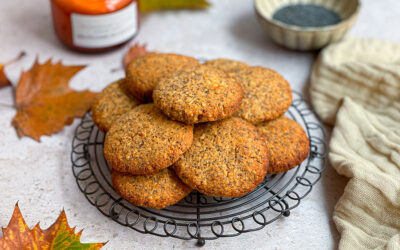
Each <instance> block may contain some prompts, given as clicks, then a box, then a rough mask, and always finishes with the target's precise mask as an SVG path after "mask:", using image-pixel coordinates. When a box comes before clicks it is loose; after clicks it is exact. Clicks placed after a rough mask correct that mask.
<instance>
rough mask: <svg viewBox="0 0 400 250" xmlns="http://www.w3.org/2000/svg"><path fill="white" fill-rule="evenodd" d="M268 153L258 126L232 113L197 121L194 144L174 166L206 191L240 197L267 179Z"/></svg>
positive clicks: (190, 183) (190, 182) (195, 186)
mask: <svg viewBox="0 0 400 250" xmlns="http://www.w3.org/2000/svg"><path fill="white" fill-rule="evenodd" d="M267 154H268V153H267V146H266V142H265V138H264V136H263V135H261V134H260V133H259V132H258V130H257V128H256V127H255V126H254V125H252V124H250V123H249V122H247V121H245V120H243V119H241V118H238V117H232V118H228V119H225V120H221V121H216V122H210V123H204V124H199V125H196V126H195V129H194V137H193V144H192V146H191V147H190V149H189V150H188V151H187V152H186V153H185V154H184V155H183V156H182V157H181V158H180V159H179V161H177V162H176V163H175V164H174V165H173V166H172V168H173V169H174V170H175V172H176V174H177V175H178V177H179V178H180V179H181V180H182V181H183V182H184V183H186V184H187V185H188V186H190V187H191V188H193V189H196V190H198V191H199V192H201V193H203V194H206V195H211V196H217V197H238V196H242V195H244V194H246V193H248V192H250V191H252V190H253V189H255V188H256V187H257V186H258V185H259V184H260V183H261V182H262V181H263V180H264V177H265V175H266V173H267V168H268V155H267Z"/></svg>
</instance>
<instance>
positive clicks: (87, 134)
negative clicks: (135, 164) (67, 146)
mask: <svg viewBox="0 0 400 250" xmlns="http://www.w3.org/2000/svg"><path fill="white" fill-rule="evenodd" d="M286 115H287V116H288V117H290V118H292V119H294V120H296V121H297V122H298V123H300V124H301V125H302V126H303V128H304V130H305V131H306V133H307V135H308V137H309V138H310V155H309V156H308V158H307V159H306V160H305V161H304V162H303V163H302V164H300V165H299V166H298V167H296V168H294V169H292V170H290V171H287V172H285V173H282V174H277V175H268V176H267V177H266V178H265V180H264V181H263V183H262V184H260V185H259V186H258V187H257V188H256V189H255V190H253V191H252V192H250V193H248V194H246V195H245V196H242V197H238V198H233V199H225V198H218V197H209V196H205V195H203V194H201V193H199V192H197V191H194V192H192V193H191V194H189V195H188V196H187V197H186V198H184V199H183V200H181V201H180V202H179V203H177V204H175V205H173V206H169V207H167V208H164V209H162V210H157V209H151V208H144V207H137V206H135V205H133V204H131V203H129V202H128V201H126V200H124V199H123V198H121V197H120V196H119V195H118V194H117V193H116V192H115V191H114V190H113V187H112V185H111V181H110V167H109V166H108V164H107V163H106V161H105V159H104V156H103V141H104V134H103V133H102V132H101V131H99V130H98V129H97V127H96V126H95V125H94V124H93V121H92V118H91V114H90V113H87V114H86V115H85V117H84V118H83V119H82V121H81V123H80V124H79V126H78V127H77V129H76V131H75V136H74V139H73V142H72V153H71V160H72V170H73V173H74V176H75V177H76V182H77V184H78V187H79V189H80V190H81V191H82V192H83V193H84V195H85V196H86V198H87V200H88V201H89V202H90V203H91V204H92V205H94V206H96V207H97V209H98V210H99V211H100V212H101V213H102V214H104V215H105V216H107V217H110V218H111V219H112V220H114V221H115V222H117V223H119V224H121V225H123V226H127V227H130V228H132V229H134V230H136V231H138V232H140V233H145V234H152V235H156V236H161V237H174V238H179V239H182V240H191V239H195V240H197V245H198V246H202V245H204V244H205V241H206V240H214V239H217V238H219V237H233V236H237V235H240V234H242V233H247V232H252V231H256V230H260V229H262V228H264V227H265V226H266V225H268V224H271V223H272V222H274V221H276V220H278V219H279V218H281V217H282V216H284V217H287V216H289V215H290V210H292V209H294V208H295V207H297V206H298V205H299V204H300V201H301V200H302V199H303V198H305V197H306V196H307V195H308V194H309V193H310V192H311V190H312V188H313V185H314V184H315V183H317V182H318V181H319V179H320V178H321V174H322V171H323V170H324V168H325V166H326V144H325V142H324V139H325V134H324V130H323V127H322V125H321V124H320V122H319V121H318V119H317V118H316V116H315V114H314V112H313V111H312V110H311V109H310V106H309V104H308V103H307V102H305V101H304V99H303V98H302V97H301V95H300V94H298V93H296V92H294V93H293V102H292V105H291V106H290V108H289V110H288V111H287V113H286Z"/></svg>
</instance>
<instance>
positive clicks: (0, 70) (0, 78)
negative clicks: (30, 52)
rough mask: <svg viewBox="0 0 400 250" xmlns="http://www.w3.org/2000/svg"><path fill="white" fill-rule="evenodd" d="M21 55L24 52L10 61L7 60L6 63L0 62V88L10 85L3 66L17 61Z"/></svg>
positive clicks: (22, 53)
mask: <svg viewBox="0 0 400 250" xmlns="http://www.w3.org/2000/svg"><path fill="white" fill-rule="evenodd" d="M23 56H25V52H21V53H20V54H19V55H18V56H17V57H16V58H14V59H12V60H11V61H9V62H7V63H6V64H2V63H0V88H2V87H6V86H11V82H10V80H8V78H7V76H6V74H5V73H4V66H6V65H8V64H11V63H13V62H16V61H18V60H19V59H21V58H22V57H23Z"/></svg>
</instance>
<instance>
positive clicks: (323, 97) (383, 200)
mask: <svg viewBox="0 0 400 250" xmlns="http://www.w3.org/2000/svg"><path fill="white" fill-rule="evenodd" d="M310 91H311V98H312V99H311V100H312V103H313V106H314V108H315V110H316V111H317V113H318V114H319V116H320V117H321V118H322V119H323V121H324V122H326V123H329V124H335V127H334V130H333V133H332V138H331V141H330V152H329V160H330V163H331V164H332V166H333V167H334V168H335V169H336V170H337V172H338V173H339V174H342V175H345V176H347V177H349V178H351V180H350V181H349V182H348V184H347V186H346V188H345V190H344V193H343V195H342V197H341V198H340V199H339V201H338V203H337V204H336V206H335V210H334V214H333V220H334V222H335V224H336V227H337V229H338V231H339V232H340V234H341V239H340V243H339V249H400V45H399V44H394V43H390V42H384V41H379V40H372V39H356V38H347V39H345V40H343V41H342V42H339V43H337V44H333V45H331V46H329V47H328V48H326V49H324V50H323V51H322V52H321V55H320V57H319V59H318V60H317V62H316V64H315V66H314V69H313V73H312V77H311V88H310Z"/></svg>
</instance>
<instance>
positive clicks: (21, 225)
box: [0, 204, 105, 249]
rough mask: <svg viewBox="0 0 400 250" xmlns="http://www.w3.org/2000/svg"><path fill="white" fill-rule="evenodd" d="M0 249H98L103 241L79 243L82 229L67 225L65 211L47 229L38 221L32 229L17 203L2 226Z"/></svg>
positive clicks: (102, 244)
mask: <svg viewBox="0 0 400 250" xmlns="http://www.w3.org/2000/svg"><path fill="white" fill-rule="evenodd" d="M2 230H3V238H0V249H67V248H69V249H71V248H72V249H100V248H101V247H102V246H104V245H105V243H81V241H80V239H81V234H82V231H80V232H78V233H75V228H70V227H69V225H68V221H67V217H66V215H65V212H64V211H62V212H61V214H60V216H59V217H58V219H57V221H56V222H55V223H54V224H53V225H51V226H50V227H49V228H48V229H46V230H42V229H41V228H40V226H39V223H38V224H36V225H35V227H34V228H33V229H30V228H29V227H28V225H26V223H25V220H24V218H23V217H22V214H21V211H20V210H19V207H18V204H16V205H15V208H14V213H13V215H12V217H11V220H10V222H9V223H8V226H7V227H6V228H2Z"/></svg>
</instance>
